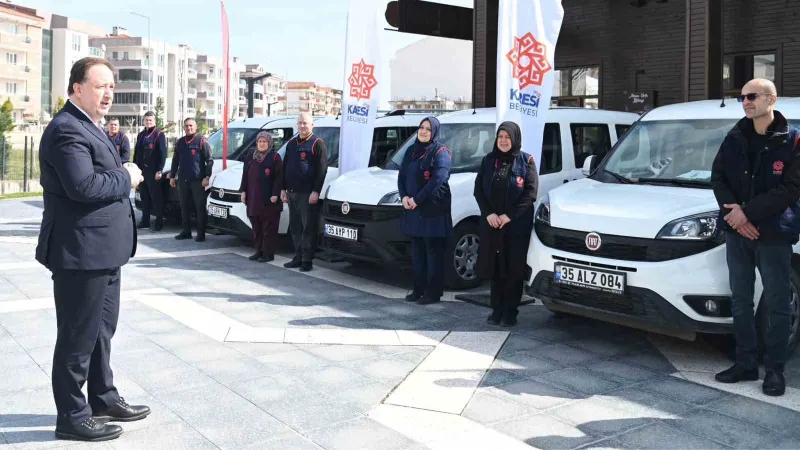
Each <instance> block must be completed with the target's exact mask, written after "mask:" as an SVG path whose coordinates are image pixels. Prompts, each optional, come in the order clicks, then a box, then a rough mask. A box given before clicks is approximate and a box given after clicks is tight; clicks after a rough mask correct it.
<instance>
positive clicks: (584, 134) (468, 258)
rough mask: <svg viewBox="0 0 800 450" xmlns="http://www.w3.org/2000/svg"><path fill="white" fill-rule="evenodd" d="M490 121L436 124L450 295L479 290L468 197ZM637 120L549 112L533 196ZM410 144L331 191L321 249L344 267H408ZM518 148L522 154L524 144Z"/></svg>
mask: <svg viewBox="0 0 800 450" xmlns="http://www.w3.org/2000/svg"><path fill="white" fill-rule="evenodd" d="M495 114H496V113H495V109H494V108H485V109H476V110H473V109H470V110H463V111H456V112H452V113H447V114H442V115H441V116H438V117H437V119H439V121H440V123H441V129H440V131H439V141H440V142H442V143H443V144H444V145H446V146H447V147H448V148H449V149H450V150H451V151H452V155H453V163H452V170H451V175H450V181H449V183H450V189H451V191H452V195H453V205H452V216H453V226H454V227H455V230H454V231H455V232H454V235H453V237H452V239H451V240H450V242H449V244H448V255H449V256H448V264H447V267H446V269H445V276H446V284H447V286H448V287H450V288H454V289H459V288H467V287H474V286H477V285H478V284H480V280H479V279H478V278H477V277H476V275H475V262H476V261H477V258H478V240H479V239H478V224H479V220H480V219H479V217H480V210H479V209H478V204H477V202H476V201H475V198H474V197H473V189H474V186H475V176H476V172H477V170H478V169H479V167H480V164H481V160H482V159H483V157H484V155H486V154H487V153H489V152H491V151H492V148H493V146H494V138H495V129H496V126H495V119H496V118H495ZM638 117H639V116H638V115H636V114H631V113H624V112H611V111H602V110H592V109H583V108H551V109H550V110H549V112H548V115H547V123H546V125H545V128H544V140H543V146H542V162H540V163H539V172H540V176H539V192H540V193H545V192H547V191H548V190H550V189H552V188H554V187H556V186H560V185H561V184H564V183H568V182H570V181H573V180H577V179H578V178H581V177H583V175H582V173H581V169H580V168H581V167H582V165H583V162H584V160H585V159H586V157H587V156H588V155H595V154H596V155H602V154H605V152H607V151H608V150H610V149H611V146H612V145H613V144H614V143H615V142H616V141H617V136H619V135H621V134H622V133H623V132H624V131H625V130H626V129H627V128H628V127H629V126H630V125H631V124H632V123H633V122H634V121H635V120H636V119H637V118H638ZM415 139H416V133H415V134H414V135H413V136H411V138H409V140H408V141H407V142H406V143H405V144H403V146H402V147H401V148H400V149H399V150H398V151H397V152H396V153H395V154H394V155H392V157H391V159H390V160H389V161H388V163H387V164H386V165H385V166H379V167H373V168H370V169H363V170H358V171H353V172H350V173H347V174H345V175H343V176H341V177H339V179H338V180H336V181H335V182H333V183H331V184H330V187H329V189H328V192H327V193H326V194H325V195H326V201H325V205H324V206H323V209H322V211H323V212H322V219H321V221H320V222H321V226H322V230H323V235H322V236H321V238H320V248H321V249H323V250H327V251H329V252H331V253H334V254H336V255H338V256H340V257H342V258H344V259H347V260H350V261H367V262H371V263H380V264H401V265H408V264H410V261H411V243H410V241H409V239H408V237H406V236H405V235H404V234H403V233H402V232H401V229H400V219H401V217H402V215H403V209H402V206H401V204H400V196H399V194H398V191H397V173H398V169H399V167H400V163H401V162H402V160H403V155H404V154H405V152H406V151H407V150H408V148H409V147H411V146H412V145H413V144H414V142H415ZM522 142H523V147H524V146H525V137H524V136H523V139H522ZM326 225H328V226H327V227H326ZM331 230H333V232H331Z"/></svg>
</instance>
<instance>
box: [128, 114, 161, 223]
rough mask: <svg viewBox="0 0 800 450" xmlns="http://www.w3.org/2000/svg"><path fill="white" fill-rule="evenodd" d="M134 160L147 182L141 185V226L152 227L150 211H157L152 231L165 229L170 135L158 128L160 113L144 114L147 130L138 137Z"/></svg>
mask: <svg viewBox="0 0 800 450" xmlns="http://www.w3.org/2000/svg"><path fill="white" fill-rule="evenodd" d="M133 162H134V163H135V164H136V165H138V166H139V167H141V168H142V175H144V183H142V185H141V186H139V193H140V194H141V195H142V221H141V222H140V223H139V228H148V227H150V214H151V212H152V213H155V216H156V223H155V225H154V226H153V228H152V231H161V227H162V226H163V224H164V191H163V189H164V186H163V185H162V184H161V172H163V171H164V164H166V162H167V137H166V136H165V135H164V132H163V131H161V130H159V129H158V128H157V127H156V114H155V113H154V112H153V111H147V112H146V113H145V114H144V130H142V131H140V132H139V135H138V136H137V137H136V148H135V150H134V152H133Z"/></svg>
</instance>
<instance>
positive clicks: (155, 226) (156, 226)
mask: <svg viewBox="0 0 800 450" xmlns="http://www.w3.org/2000/svg"><path fill="white" fill-rule="evenodd" d="M162 228H164V224H162V223H159V222H158V221H156V224H155V225H154V226H153V228H151V229H152V230H153V231H161V229H162Z"/></svg>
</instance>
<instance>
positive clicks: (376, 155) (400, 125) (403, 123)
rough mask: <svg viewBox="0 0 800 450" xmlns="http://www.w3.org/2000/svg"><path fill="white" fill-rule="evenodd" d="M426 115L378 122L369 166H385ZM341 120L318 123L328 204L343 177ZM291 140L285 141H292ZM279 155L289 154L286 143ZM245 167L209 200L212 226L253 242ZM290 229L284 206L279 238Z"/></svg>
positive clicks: (224, 176)
mask: <svg viewBox="0 0 800 450" xmlns="http://www.w3.org/2000/svg"><path fill="white" fill-rule="evenodd" d="M422 117H424V114H419V113H407V112H406V111H403V110H398V111H392V112H388V113H386V114H385V115H383V116H379V117H377V118H376V120H375V131H374V133H373V136H372V151H371V153H370V161H369V165H371V166H373V165H380V164H385V162H386V159H387V157H388V155H390V154H391V153H393V152H394V151H395V150H396V149H397V147H399V146H400V145H401V144H402V143H403V142H405V141H406V139H407V138H408V137H409V136H410V135H411V134H412V133H415V132H416V130H417V127H418V126H419V122H420V121H421V120H422ZM341 122H342V121H341V119H340V118H339V117H336V118H333V117H324V118H320V119H316V120H315V121H314V131H313V132H314V134H315V135H316V136H318V137H319V138H321V139H322V140H323V141H324V142H325V146H326V147H327V149H328V173H327V175H326V177H325V183H324V184H323V187H322V192H321V193H320V201H321V202H322V203H323V204H324V202H325V195H324V193H325V191H326V189H327V186H328V184H329V183H330V182H331V181H332V180H335V179H336V178H337V177H338V176H339V129H340V126H341ZM288 140H289V139H288V138H287V139H285V141H288ZM282 144H283V145H282V146H281V147H280V148H279V150H278V153H279V154H280V155H281V157H283V156H284V155H285V154H286V142H283V143H282ZM242 168H243V165H242V164H241V163H238V164H232V165H231V166H230V167H229V168H228V169H227V170H225V171H223V172H221V173H220V174H219V175H218V176H217V177H216V178H215V179H214V182H213V183H211V189H210V191H211V195H210V196H209V198H208V203H207V208H208V223H209V225H210V226H212V227H214V228H216V229H218V230H222V231H223V232H225V233H228V234H231V235H234V236H238V237H240V238H242V239H245V240H249V239H251V238H252V225H251V224H250V219H249V218H248V217H247V207H246V206H245V205H244V204H243V203H242V196H241V193H240V192H239V187H240V184H241V181H242ZM288 229H289V208H288V205H284V208H283V213H282V214H281V221H280V225H279V227H278V233H279V234H286V233H287V232H288Z"/></svg>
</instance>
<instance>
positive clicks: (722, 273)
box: [527, 98, 800, 348]
mask: <svg viewBox="0 0 800 450" xmlns="http://www.w3.org/2000/svg"><path fill="white" fill-rule="evenodd" d="M721 104H722V103H721V102H720V101H719V100H707V101H699V102H691V103H684V104H676V105H669V106H662V107H660V108H656V109H654V110H652V111H651V112H649V113H648V114H646V115H644V116H643V117H642V118H641V119H640V120H639V121H638V122H637V123H636V124H635V125H634V126H633V127H632V128H631V129H630V130H628V132H627V133H626V135H625V136H624V137H623V138H622V139H621V141H620V142H618V143H617V145H616V146H615V147H614V149H613V150H612V151H611V153H610V154H609V155H608V157H607V158H606V159H605V160H604V161H603V162H602V163H601V164H599V166H598V167H597V168H596V170H594V171H593V172H592V173H591V175H590V176H589V177H588V178H586V179H583V180H581V181H578V182H575V183H570V184H569V185H567V186H562V187H559V188H558V189H554V190H552V191H550V193H549V194H548V195H546V196H543V197H541V198H540V199H539V200H538V202H537V206H536V214H535V232H534V233H533V235H532V236H531V244H530V247H529V252H528V261H527V262H528V266H529V267H530V269H531V277H530V279H529V280H528V282H527V284H528V288H527V291H528V293H529V294H530V295H531V296H533V297H535V298H536V299H538V300H541V301H542V302H543V303H544V305H545V306H547V308H549V309H550V310H552V311H557V312H564V313H571V314H576V315H582V316H587V317H592V318H596V319H600V320H605V321H609V322H614V323H617V324H621V325H625V326H631V327H635V328H640V329H645V330H648V331H653V332H657V333H661V334H669V335H673V336H676V337H680V338H684V339H689V340H692V339H694V338H695V336H696V334H697V333H698V332H700V333H712V334H729V333H732V324H733V319H732V318H731V299H730V295H731V292H730V287H729V284H728V269H727V263H726V259H725V258H726V257H725V255H726V252H725V245H724V243H725V235H724V234H725V233H724V232H722V231H720V230H719V229H718V228H717V214H718V212H719V206H718V205H717V202H716V200H715V198H714V192H713V191H712V190H711V184H710V179H711V165H712V162H713V161H714V158H715V157H716V155H717V152H718V151H719V147H720V144H721V143H722V140H723V139H724V137H725V135H726V134H727V133H728V131H730V130H731V128H733V126H734V125H735V124H736V123H737V121H738V120H740V119H741V118H742V117H744V112H743V111H742V107H741V105H740V104H738V103H736V101H735V100H732V101H731V100H726V102H725V106H724V107H721ZM777 109H778V110H779V111H780V112H781V113H783V114H784V116H785V117H786V118H787V119H788V120H789V121H790V122H794V124H795V126H797V124H798V122H800V99H788V98H787V99H780V101H779V102H778V104H777ZM590 165H592V161H591V160H589V161H586V164H585V166H586V169H585V172H589V166H590ZM793 264H794V273H793V275H792V279H791V281H792V330H791V336H790V343H791V345H792V348H793V347H794V345H795V344H796V343H797V327H798V295H799V294H800V275H798V271H799V270H800V246H798V245H796V246H795V247H794V257H793ZM756 280H757V282H756V287H755V294H756V295H755V297H756V307H757V317H758V320H757V323H758V325H759V328H760V333H759V334H760V335H761V336H763V333H764V331H765V328H764V324H765V321H766V320H767V315H766V314H765V308H761V307H758V305H759V301H758V299H759V298H760V297H761V293H762V290H763V289H762V286H761V277H760V275H758V272H756Z"/></svg>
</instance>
